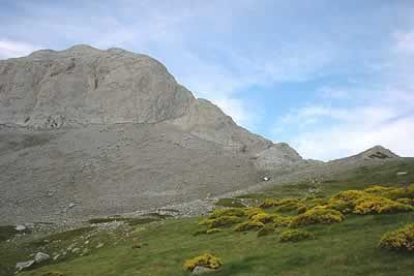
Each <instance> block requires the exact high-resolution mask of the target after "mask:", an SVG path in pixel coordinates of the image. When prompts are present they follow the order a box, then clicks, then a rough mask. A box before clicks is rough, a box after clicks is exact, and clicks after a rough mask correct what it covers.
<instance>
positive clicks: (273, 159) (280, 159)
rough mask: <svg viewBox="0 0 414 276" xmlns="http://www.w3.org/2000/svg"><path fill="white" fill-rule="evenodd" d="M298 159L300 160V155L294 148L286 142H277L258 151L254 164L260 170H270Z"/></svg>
mask: <svg viewBox="0 0 414 276" xmlns="http://www.w3.org/2000/svg"><path fill="white" fill-rule="evenodd" d="M299 161H302V157H301V156H300V155H299V154H298V153H297V152H296V151H295V150H294V149H292V148H291V147H290V146H289V145H288V144H286V143H279V144H273V145H272V146H271V147H270V148H268V149H266V150H264V151H262V152H260V153H258V154H257V155H256V161H255V165H256V166H257V167H258V168H260V169H262V170H272V169H274V168H278V167H280V166H286V165H291V164H293V163H295V162H299Z"/></svg>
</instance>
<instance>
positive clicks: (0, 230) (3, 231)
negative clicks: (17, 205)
mask: <svg viewBox="0 0 414 276" xmlns="http://www.w3.org/2000/svg"><path fill="white" fill-rule="evenodd" d="M16 234H17V231H16V229H15V227H14V226H13V225H5V226H0V242H2V241H6V240H8V239H10V238H12V237H14V235H16Z"/></svg>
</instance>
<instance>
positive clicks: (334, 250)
mask: <svg viewBox="0 0 414 276" xmlns="http://www.w3.org/2000/svg"><path fill="white" fill-rule="evenodd" d="M413 168H414V162H409V163H406V162H402V163H395V164H394V163H393V164H392V166H384V167H377V168H361V169H358V170H356V171H353V172H350V173H348V174H347V175H342V176H340V180H335V179H332V180H331V181H327V182H324V183H319V184H308V183H296V184H289V185H281V186H277V187H274V188H272V189H270V190H268V191H265V192H263V193H258V194H250V195H245V196H242V197H239V198H237V199H226V200H221V201H220V204H219V205H221V206H225V205H226V204H230V205H231V207H232V208H233V210H236V211H234V212H236V213H237V212H238V211H239V210H244V211H243V212H246V214H245V215H239V216H238V219H236V220H235V219H234V216H231V217H232V218H230V219H229V218H228V216H227V215H225V216H226V218H225V219H222V220H221V221H219V222H218V221H217V219H218V218H220V216H221V215H220V212H217V215H216V216H215V215H214V213H213V214H212V215H211V216H210V217H209V218H178V219H177V218H166V219H162V220H157V221H148V223H144V224H142V223H140V224H136V223H132V224H131V226H129V228H128V230H122V229H121V230H114V231H100V232H96V233H95V234H93V235H90V233H93V231H94V229H93V227H86V228H83V229H80V230H74V231H70V232H66V233H60V234H54V235H52V236H49V237H43V238H41V239H39V240H31V239H29V238H26V239H21V240H19V241H16V243H15V244H13V245H11V244H10V242H7V241H4V239H3V240H2V241H0V272H1V271H3V272H4V273H6V272H10V271H11V270H8V269H10V266H14V264H15V263H16V262H17V261H25V260H27V259H28V258H29V257H30V254H31V253H33V252H36V251H37V250H38V249H39V248H40V249H42V251H43V252H46V253H49V254H51V255H52V254H53V253H54V252H57V251H59V250H61V249H62V248H67V247H71V246H73V245H74V246H78V247H82V250H84V249H87V250H85V251H84V254H82V255H83V256H81V255H80V254H77V253H76V254H75V253H73V254H72V253H70V254H67V255H66V256H64V257H62V258H59V259H58V260H56V261H53V260H51V261H49V262H48V263H46V264H45V265H42V266H39V267H34V268H33V269H32V270H29V271H25V272H21V273H20V274H19V275H24V276H46V275H49V276H53V275H55V276H58V275H65V276H75V275H76V276H79V275H85V276H95V275H96V276H98V275H99V276H102V275H108V276H120V275H124V276H130V275H131V276H132V275H137V276H150V275H152V276H171V275H174V276H179V275H183V276H185V275H191V272H190V271H186V270H185V269H184V268H183V263H184V261H185V260H188V259H191V258H193V257H195V256H198V255H200V254H203V253H210V254H213V255H214V256H216V257H218V258H219V259H220V260H221V262H222V263H223V265H222V266H221V268H220V269H218V270H217V271H214V272H212V273H210V274H207V275H215V276H224V275H226V276H229V275H234V276H263V275H265V276H266V275H269V276H270V275H283V276H296V275H298V276H299V275H300V276H308V275H309V276H313V275H315V276H323V275H327V276H328V275H329V276H332V275H335V276H344V275H349V276H351V275H352V276H356V275H364V276H369V275H375V276H381V275H384V276H385V275H387V276H389V275H392V276H399V275H401V276H407V275H411V274H412V273H413V271H414V251H406V250H390V249H386V248H381V247H380V240H381V237H382V236H383V235H384V233H386V232H389V231H394V230H396V229H398V228H401V227H403V226H405V225H408V224H410V223H414V212H413V211H411V209H408V210H405V209H401V208H400V207H401V206H402V205H400V204H403V203H395V202H397V199H396V198H394V197H396V196H395V195H396V194H398V195H399V194H400V193H401V192H402V191H404V193H405V192H406V189H407V188H405V187H406V186H407V185H406V184H407V183H414V179H410V177H413V176H412V175H410V174H408V175H406V176H404V177H403V179H402V178H398V177H396V173H397V172H398V171H402V170H407V171H411V172H412V171H414V170H412V169H413ZM374 184H381V185H382V186H384V187H391V188H392V189H398V190H395V191H397V192H395V191H394V190H393V191H392V193H391V195H390V197H392V198H394V199H395V201H394V200H392V202H391V200H390V201H387V200H385V199H384V201H387V203H390V204H391V203H392V204H393V205H392V206H391V207H392V208H397V207H398V208H399V209H398V208H397V209H392V208H391V209H387V206H383V205H384V204H382V203H381V202H380V204H379V205H377V204H378V202H377V201H378V198H379V197H380V194H379V192H377V190H378V188H375V189H372V190H374V191H373V193H372V197H371V195H370V196H367V195H366V193H365V192H364V193H365V197H363V198H362V200H360V201H358V202H357V203H356V204H354V205H355V206H353V207H352V208H355V210H357V208H360V209H359V210H362V212H363V214H361V213H360V214H356V213H355V212H352V211H343V210H345V209H344V208H345V207H344V206H343V204H337V203H338V202H337V201H335V200H338V198H340V197H333V196H334V195H337V194H338V193H341V192H342V191H347V190H353V189H356V190H363V189H366V188H369V187H372V186H373V185H374ZM413 187H414V186H413ZM389 191H390V190H386V191H383V190H381V196H382V195H383V193H385V192H387V193H388V194H387V195H389ZM407 191H408V190H407ZM413 191H414V190H413ZM411 196H412V197H411ZM404 197H411V199H412V198H414V194H411V191H408V194H407V195H404ZM332 198H333V199H335V200H333V199H332ZM265 199H267V200H271V201H269V202H273V203H274V202H276V203H274V204H273V205H270V206H266V208H261V209H258V208H257V207H258V206H259V205H260V204H261V203H263V201H264V200H265ZM281 199H284V200H286V199H295V200H293V201H290V203H289V204H290V205H289V206H288V207H286V206H287V205H278V203H277V202H279V203H280V202H281V201H280V200H281ZM315 199H316V200H315ZM241 202H244V203H246V204H250V205H253V206H252V207H250V208H246V207H244V204H241ZM292 202H293V204H292ZM310 202H312V204H322V203H321V202H324V203H323V204H325V205H327V206H328V205H329V206H330V207H327V208H328V209H329V210H330V208H337V209H338V210H342V211H343V214H340V216H341V217H343V219H342V220H341V221H340V222H338V221H337V222H332V221H330V220H329V218H328V219H326V218H327V217H326V216H324V217H322V220H321V222H320V223H318V222H316V223H315V220H311V223H309V224H304V225H301V226H300V227H293V226H292V225H293V224H289V223H285V224H284V223H281V224H280V223H279V224H278V222H276V221H279V220H276V218H278V219H279V218H281V217H282V218H288V219H289V221H290V222H291V221H293V220H297V218H298V217H299V216H302V217H303V216H304V214H307V211H309V210H311V209H312V208H313V207H314V206H311V205H309V204H311V203H310ZM315 202H316V203H315ZM366 202H369V203H370V204H368V205H367V204H366ZM372 202H373V203H372ZM401 202H404V204H403V205H404V206H411V205H410V204H409V202H408V201H407V202H406V201H405V200H403V201H401ZM340 203H342V202H340ZM371 203H372V204H371ZM411 203H412V202H411ZM295 204H304V205H306V208H305V209H306V210H305V209H304V210H302V209H301V211H300V212H299V214H298V209H296V207H298V206H299V205H298V206H296V205H295ZM358 204H359V205H360V207H358V206H359V205H358ZM357 205H358V206H357ZM283 206H285V207H283ZM292 206H293V207H292ZM295 206H296V207H295ZM338 206H339V207H338ZM361 206H362V207H361ZM282 207H283V208H282ZM302 207H303V206H302ZM220 208H222V207H220ZM318 208H319V207H318ZM324 208H325V207H324ZM341 208H342V209H341ZM346 208H349V206H348V205H347V206H346ZM370 208H371V209H370ZM375 208H377V209H375ZM378 208H380V209H378ZM407 208H408V207H407ZM409 208H412V207H409ZM252 210H254V211H255V212H257V213H260V214H262V215H261V216H258V217H257V218H259V217H260V218H264V217H266V216H265V215H264V214H266V215H268V216H267V217H269V218H270V219H269V220H268V221H265V220H262V221H263V222H264V223H263V225H265V226H266V228H268V229H269V231H267V232H266V233H265V234H264V235H258V233H259V232H260V231H261V230H260V229H256V228H252V229H251V230H249V229H247V230H243V231H235V229H236V228H237V227H238V225H240V224H241V223H244V222H249V221H251V220H252V219H251V218H250V217H252V218H254V214H253V216H251V215H252V214H250V215H248V212H251V211H252ZM375 210H381V211H378V212H379V213H378V212H376V211H375ZM384 210H385V211H384ZM389 210H391V211H389ZM393 210H400V211H395V212H394V211H393ZM401 210H404V211H401ZM383 211H384V212H386V213H382V212H383ZM335 212H336V211H335ZM236 217H237V216H236ZM256 222H257V221H256ZM289 225H290V226H289ZM209 229H216V230H214V231H211V233H210V234H206V231H207V230H209ZM289 229H299V230H300V231H306V232H307V233H310V235H309V237H308V238H304V239H301V240H298V241H290V242H289V241H287V242H286V241H282V239H281V236H282V233H284V232H285V231H286V230H289ZM7 231H9V232H10V229H7ZM413 235H414V233H413ZM45 240H46V241H47V242H45ZM86 242H87V244H86V245H85V243H86ZM99 244H104V246H102V247H100V246H98V245H99ZM11 274H12V273H11ZM11 274H10V275H11ZM5 275H8V274H5Z"/></svg>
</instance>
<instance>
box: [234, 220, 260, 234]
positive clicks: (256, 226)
mask: <svg viewBox="0 0 414 276" xmlns="http://www.w3.org/2000/svg"><path fill="white" fill-rule="evenodd" d="M264 226H265V225H264V224H263V223H262V222H260V221H256V220H248V221H245V222H243V223H240V224H239V225H237V226H236V228H235V229H234V230H235V231H237V232H244V231H249V230H260V229H262V228H263V227H264Z"/></svg>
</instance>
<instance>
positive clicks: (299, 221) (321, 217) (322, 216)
mask: <svg viewBox="0 0 414 276" xmlns="http://www.w3.org/2000/svg"><path fill="white" fill-rule="evenodd" d="M343 220H344V216H343V215H342V214H341V213H340V212H339V211H336V210H333V209H330V208H328V207H325V206H316V207H314V208H312V209H310V210H308V211H306V212H305V213H303V214H300V215H299V216H297V217H295V218H293V220H292V222H291V223H290V224H289V227H294V228H296V227H302V226H306V225H310V224H331V223H338V222H342V221H343Z"/></svg>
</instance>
